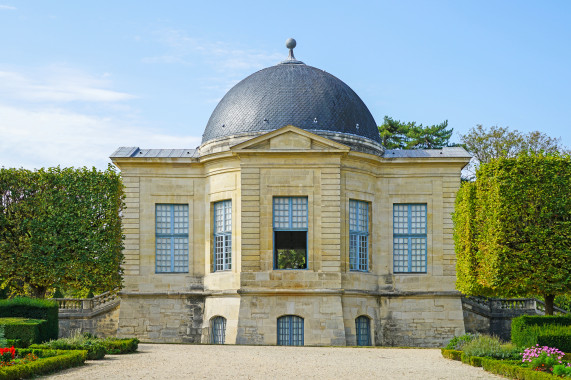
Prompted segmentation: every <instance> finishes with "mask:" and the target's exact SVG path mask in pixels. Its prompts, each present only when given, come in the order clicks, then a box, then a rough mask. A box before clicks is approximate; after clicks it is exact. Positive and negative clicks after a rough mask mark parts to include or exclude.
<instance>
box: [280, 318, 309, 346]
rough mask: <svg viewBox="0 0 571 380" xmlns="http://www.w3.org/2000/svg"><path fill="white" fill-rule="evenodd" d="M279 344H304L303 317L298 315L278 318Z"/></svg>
mask: <svg viewBox="0 0 571 380" xmlns="http://www.w3.org/2000/svg"><path fill="white" fill-rule="evenodd" d="M278 346H303V318H301V317H298V316H297V315H284V316H283V317H279V318H278Z"/></svg>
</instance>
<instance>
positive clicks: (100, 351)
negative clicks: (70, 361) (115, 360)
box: [29, 340, 107, 360]
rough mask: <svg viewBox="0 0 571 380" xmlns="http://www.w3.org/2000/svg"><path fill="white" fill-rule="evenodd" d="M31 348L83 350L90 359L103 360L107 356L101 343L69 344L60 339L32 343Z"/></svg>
mask: <svg viewBox="0 0 571 380" xmlns="http://www.w3.org/2000/svg"><path fill="white" fill-rule="evenodd" d="M29 348H30V349H40V350H50V349H51V350H64V351H67V350H70V351H77V350H82V351H86V352H87V359H88V360H101V359H103V358H104V357H105V353H106V352H107V351H106V350H105V346H103V345H102V344H101V343H96V344H69V343H66V342H62V341H60V340H55V341H52V342H50V344H49V345H48V344H32V345H31V346H30V347H29Z"/></svg>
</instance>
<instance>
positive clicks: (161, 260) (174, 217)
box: [155, 204, 189, 273]
mask: <svg viewBox="0 0 571 380" xmlns="http://www.w3.org/2000/svg"><path fill="white" fill-rule="evenodd" d="M155 228H156V236H155V271H156V272H157V273H168V272H188V229H189V220H188V205H174V204H157V205H156V206H155Z"/></svg>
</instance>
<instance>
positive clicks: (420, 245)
mask: <svg viewBox="0 0 571 380" xmlns="http://www.w3.org/2000/svg"><path fill="white" fill-rule="evenodd" d="M410 240H411V255H412V257H411V272H425V271H426V260H425V257H426V256H425V253H426V238H424V237H423V238H411V239H410Z"/></svg>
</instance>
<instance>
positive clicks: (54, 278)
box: [0, 166, 124, 297]
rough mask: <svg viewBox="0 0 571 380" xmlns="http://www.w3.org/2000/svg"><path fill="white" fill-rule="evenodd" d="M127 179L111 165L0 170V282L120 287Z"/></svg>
mask: <svg viewBox="0 0 571 380" xmlns="http://www.w3.org/2000/svg"><path fill="white" fill-rule="evenodd" d="M123 198H124V195H123V185H122V182H121V178H120V176H119V174H117V173H116V172H115V171H114V169H113V168H112V167H111V166H109V168H108V169H107V170H106V171H104V172H100V171H97V170H96V169H95V168H94V169H91V170H90V169H87V168H82V169H72V168H64V169H60V168H59V167H57V168H49V169H40V170H37V171H30V170H26V169H5V168H1V169H0V262H1V265H0V279H2V283H1V284H0V288H3V287H6V286H10V287H11V288H12V289H15V290H16V291H17V292H18V293H23V292H24V291H25V289H28V291H29V292H31V294H32V295H34V296H36V297H43V296H44V295H45V293H46V291H47V290H48V289H49V288H53V287H56V286H57V287H60V286H63V287H65V286H70V287H75V288H88V289H91V290H93V291H105V290H109V289H113V288H115V287H120V286H121V281H122V271H121V268H120V265H121V263H122V261H123V254H122V249H123V236H122V233H121V218H120V214H121V210H122V209H123Z"/></svg>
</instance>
